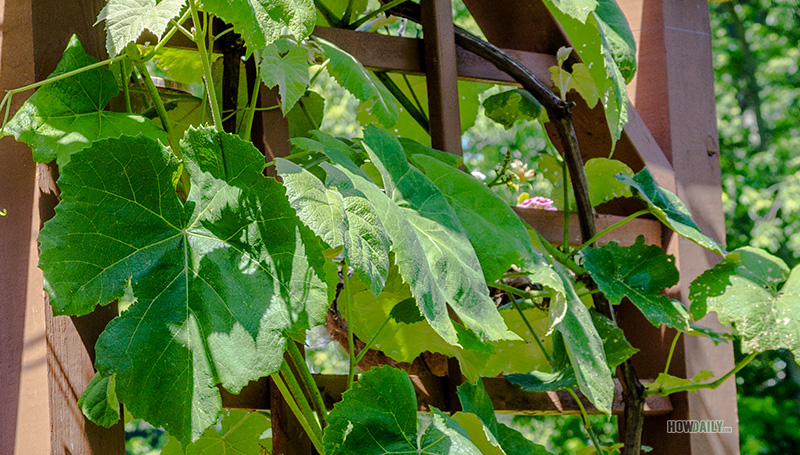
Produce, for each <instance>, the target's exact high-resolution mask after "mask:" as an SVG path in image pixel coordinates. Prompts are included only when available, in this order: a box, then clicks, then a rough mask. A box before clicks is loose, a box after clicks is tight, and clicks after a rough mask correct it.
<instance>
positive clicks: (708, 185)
mask: <svg viewBox="0 0 800 455" xmlns="http://www.w3.org/2000/svg"><path fill="white" fill-rule="evenodd" d="M621 6H622V7H623V9H624V10H625V11H626V12H627V14H628V15H630V16H632V17H633V19H632V20H631V22H632V23H634V24H637V23H638V24H641V25H640V26H639V27H636V28H638V29H639V30H638V35H639V37H640V48H641V49H640V51H639V73H638V76H637V82H636V85H635V88H636V103H637V109H638V111H639V113H640V114H641V117H642V119H643V120H644V122H645V123H646V124H647V125H648V127H649V128H650V131H651V132H652V133H653V136H654V138H655V139H656V141H657V142H658V144H659V145H660V146H661V148H662V149H663V150H664V153H665V154H666V155H667V157H668V158H669V159H670V161H671V162H672V166H673V168H674V171H675V192H676V193H677V194H678V196H679V197H680V198H681V199H682V200H683V201H684V202H686V205H687V207H688V208H689V210H690V211H691V212H692V214H693V215H694V217H695V220H696V221H697V223H698V225H699V226H700V228H701V229H703V231H704V232H705V233H707V234H709V235H710V236H711V237H713V238H715V239H717V240H720V241H721V240H724V239H725V226H724V218H723V213H722V202H721V192H722V191H721V187H720V170H719V153H718V152H719V150H718V136H717V129H716V116H715V109H714V103H715V98H714V90H713V84H714V73H713V67H712V59H711V35H710V30H709V17H708V3H707V2H706V1H704V0H648V1H643V0H623V1H622V2H621ZM665 247H666V248H667V251H668V252H669V253H670V254H674V255H675V257H676V259H677V265H678V267H679V269H680V271H681V282H680V284H679V285H678V287H677V288H676V289H675V293H674V294H675V295H674V296H675V297H677V298H681V299H682V300H683V301H684V302H686V301H687V299H686V297H687V296H688V285H689V283H691V281H692V280H693V279H694V278H695V277H696V276H698V275H699V274H700V273H702V272H703V271H704V270H705V269H707V268H709V267H710V266H712V265H714V264H715V263H716V262H718V261H719V257H718V256H715V255H713V254H712V253H709V252H707V251H705V250H703V249H702V248H700V247H698V246H697V245H695V244H694V243H692V242H689V241H687V240H684V239H682V238H679V237H678V236H676V235H674V234H671V235H667V236H665ZM625 319H626V329H627V330H626V332H625V333H626V335H627V334H631V336H632V338H635V339H633V340H631V341H632V342H633V343H634V345H637V342H642V343H648V346H646V348H647V349H648V350H649V351H653V352H656V351H654V349H656V348H660V349H661V353H663V352H665V351H664V350H665V349H667V348H668V346H669V343H670V342H671V339H672V336H673V334H672V333H667V332H664V331H661V332H660V333H653V332H656V331H654V330H650V329H649V328H648V326H649V324H647V323H646V322H644V321H642V320H641V318H638V316H636V314H635V312H627V316H625ZM702 324H703V325H706V326H711V327H714V328H718V327H719V324H718V323H717V322H716V320H715V319H713V318H706V319H704V320H703V321H702ZM643 328H644V329H643ZM645 332H649V334H647V335H645ZM644 338H648V339H649V340H650V341H647V340H645V339H644ZM638 347H642V346H638ZM634 360H636V357H634ZM639 360H640V361H639V362H638V364H636V362H635V364H636V365H637V371H638V372H639V373H640V375H643V376H649V375H653V374H654V373H657V370H654V368H655V366H656V365H655V363H656V362H654V361H653V358H649V359H645V360H646V362H642V361H641V360H642V359H639ZM732 367H733V350H732V346H731V345H730V344H726V345H721V346H718V347H715V346H714V345H713V343H711V342H710V341H708V340H705V339H702V338H699V337H683V339H682V341H681V342H680V343H679V346H678V349H677V351H676V355H675V358H674V359H673V363H672V369H671V371H670V373H672V374H680V375H686V376H687V377H692V376H694V375H695V374H697V373H698V372H699V371H700V370H703V369H711V370H712V371H714V372H715V373H716V374H717V375H721V374H724V373H725V372H727V371H728V370H730V369H731V368H732ZM653 377H654V376H653ZM673 405H674V406H675V412H674V413H673V415H671V416H667V417H665V418H654V419H648V420H647V422H646V425H645V442H644V443H645V444H649V445H653V446H655V447H657V448H658V449H657V450H658V451H659V453H664V454H678V453H680V454H686V453H693V454H706V453H725V454H737V453H739V447H738V418H737V412H736V387H735V383H734V381H733V380H732V379H731V380H729V381H727V382H726V383H725V384H724V385H723V386H722V387H720V388H718V389H716V390H706V391H702V392H700V393H698V394H697V395H686V394H682V395H681V394H678V395H675V396H673ZM666 419H697V420H724V421H725V423H724V425H725V426H730V427H732V428H733V432H732V433H727V434H692V435H675V434H671V435H670V434H667V433H666ZM689 448H690V449H691V451H689V450H688V449H689Z"/></svg>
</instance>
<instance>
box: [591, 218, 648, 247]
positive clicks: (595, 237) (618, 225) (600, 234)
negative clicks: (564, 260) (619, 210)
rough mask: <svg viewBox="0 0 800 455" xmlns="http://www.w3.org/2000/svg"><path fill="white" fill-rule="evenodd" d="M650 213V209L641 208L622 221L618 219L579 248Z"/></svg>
mask: <svg viewBox="0 0 800 455" xmlns="http://www.w3.org/2000/svg"><path fill="white" fill-rule="evenodd" d="M648 213H650V210H648V209H644V210H639V211H638V212H636V213H634V214H631V215H628V216H627V217H626V218H624V219H622V220H620V221H617V222H616V223H614V224H612V225H611V226H609V227H607V228H605V229H603V230H602V231H600V232H598V233H597V234H595V235H594V237H592V238H590V239H589V240H587V241H586V242H584V243H583V244H582V245H581V246H580V247H578V249H579V250H582V249H584V248H586V247H588V246H590V245H593V244H594V243H595V242H597V241H598V240H600V239H601V238H603V236H604V235H606V234H608V233H609V232H611V231H613V230H614V229H617V228H619V227H621V226H624V225H626V224H628V223H630V222H631V221H633V220H635V219H636V218H639V217H640V216H642V215H647V214H648Z"/></svg>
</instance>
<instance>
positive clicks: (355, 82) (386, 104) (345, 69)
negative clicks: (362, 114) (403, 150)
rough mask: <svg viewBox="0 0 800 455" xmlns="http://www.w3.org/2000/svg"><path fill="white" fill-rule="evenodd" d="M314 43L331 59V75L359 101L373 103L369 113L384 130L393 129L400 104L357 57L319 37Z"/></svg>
mask: <svg viewBox="0 0 800 455" xmlns="http://www.w3.org/2000/svg"><path fill="white" fill-rule="evenodd" d="M314 39H315V40H316V41H317V43H319V45H320V47H322V50H323V51H325V55H326V56H327V57H328V58H329V59H330V63H329V65H330V66H329V68H330V73H331V75H332V76H333V77H334V78H335V79H336V81H337V82H339V83H340V84H341V85H342V87H344V88H345V89H346V90H347V91H348V92H350V93H352V94H353V96H355V97H356V98H358V99H359V100H361V101H363V102H365V103H368V102H372V105H371V107H370V109H372V112H373V113H374V114H375V115H376V116H377V117H378V119H379V120H380V122H381V123H382V124H383V126H385V127H387V128H391V127H393V126H394V125H395V124H396V123H397V117H398V110H397V100H395V99H394V96H393V95H392V94H391V93H390V92H389V90H387V89H386V87H384V86H383V84H381V82H380V81H379V80H378V79H377V78H376V77H375V76H373V75H372V74H371V73H370V72H369V71H367V70H366V69H365V68H364V65H362V64H361V62H359V61H358V60H356V59H355V57H353V56H352V55H350V54H348V53H347V52H345V51H343V50H342V49H340V48H339V47H338V46H336V45H335V44H333V43H331V42H330V41H327V40H324V39H322V38H320V37H315V38H314Z"/></svg>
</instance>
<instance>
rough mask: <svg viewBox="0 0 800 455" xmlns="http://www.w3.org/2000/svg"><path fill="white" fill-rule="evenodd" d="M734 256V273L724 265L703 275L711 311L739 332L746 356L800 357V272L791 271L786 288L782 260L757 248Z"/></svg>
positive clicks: (736, 253) (799, 269)
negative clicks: (781, 353) (779, 352)
mask: <svg viewBox="0 0 800 455" xmlns="http://www.w3.org/2000/svg"><path fill="white" fill-rule="evenodd" d="M735 255H739V258H738V259H737V258H736V256H735ZM730 256H731V257H730V261H731V262H732V261H736V262H734V264H735V269H734V271H733V273H731V270H730V267H729V266H725V265H721V266H718V267H715V268H714V269H711V271H709V272H707V274H704V275H705V276H704V282H705V283H707V284H708V285H709V286H708V287H709V289H708V293H707V294H706V295H705V296H704V298H705V301H706V305H707V306H708V311H716V312H717V316H718V317H719V321H720V322H721V323H722V324H725V325H730V326H732V327H733V328H734V329H735V330H736V332H737V333H738V334H739V336H740V337H741V339H742V351H743V352H753V351H758V352H761V351H767V350H771V349H789V350H791V351H792V352H793V353H794V355H796V356H797V355H800V323H799V322H798V318H797V315H798V314H800V268H798V267H795V268H794V269H792V271H791V272H789V274H788V279H786V281H785V282H784V283H783V285H782V286H781V285H780V283H781V280H782V277H784V276H785V275H786V265H785V264H784V263H783V261H782V260H781V259H779V258H777V257H774V256H771V255H769V254H768V253H764V252H759V253H756V250H754V249H752V248H747V249H742V250H736V251H735V252H734V253H732V254H731V255H730ZM722 264H725V262H723V263H722ZM748 265H752V268H750V267H748ZM715 279H716V280H717V281H715ZM722 289H724V291H721V292H720V290H722Z"/></svg>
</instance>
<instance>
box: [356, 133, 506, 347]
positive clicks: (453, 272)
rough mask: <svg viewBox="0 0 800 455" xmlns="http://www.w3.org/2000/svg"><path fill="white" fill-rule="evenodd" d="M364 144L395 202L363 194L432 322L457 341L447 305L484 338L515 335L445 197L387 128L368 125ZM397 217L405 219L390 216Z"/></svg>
mask: <svg viewBox="0 0 800 455" xmlns="http://www.w3.org/2000/svg"><path fill="white" fill-rule="evenodd" d="M364 148H365V149H366V150H367V154H368V155H369V157H370V160H371V161H372V163H373V164H374V165H375V166H376V167H377V168H378V170H379V171H380V174H381V176H382V178H383V186H384V189H385V192H386V198H387V199H388V200H387V201H386V202H391V204H385V203H383V204H382V205H379V203H378V202H376V201H375V200H373V199H372V197H371V196H370V195H369V194H367V193H366V192H365V194H367V198H368V199H370V200H371V202H372V203H373V205H375V207H376V208H377V209H378V213H380V214H381V216H382V217H385V218H384V219H382V221H383V222H384V226H386V229H387V231H388V232H389V235H390V237H392V250H393V251H394V252H395V256H396V258H397V262H398V265H399V267H400V274H401V275H402V276H403V278H404V280H405V281H406V282H410V283H412V288H411V290H412V292H413V294H414V297H415V298H416V299H417V304H418V305H419V306H420V310H421V311H422V314H423V315H424V316H425V317H426V319H427V320H428V322H430V323H431V325H432V326H433V328H434V329H436V331H437V332H439V334H440V335H442V336H443V337H444V338H445V340H447V341H448V342H451V343H452V342H455V338H454V335H455V333H454V331H453V327H452V323H451V322H450V318H449V316H448V315H447V307H448V304H449V306H450V308H452V309H453V311H454V312H455V313H456V314H457V315H458V317H459V318H460V319H461V321H462V322H463V323H464V325H465V326H467V328H469V329H470V330H472V331H474V332H476V333H477V334H479V336H480V337H481V339H483V340H501V339H516V338H517V336H516V335H515V334H513V333H512V332H509V331H508V329H507V328H506V326H505V323H504V322H503V318H502V317H501V316H500V314H499V313H498V312H497V308H496V306H495V304H494V302H493V301H492V300H491V299H490V298H489V293H488V290H487V289H486V282H485V281H484V278H483V272H482V270H481V266H480V263H479V261H478V258H477V256H476V254H475V251H474V250H473V248H472V246H471V245H470V242H469V238H468V236H467V235H466V234H465V231H464V228H463V227H462V225H461V223H460V222H459V220H458V217H457V216H456V214H455V212H454V210H453V208H452V207H451V206H450V205H449V204H448V202H447V198H446V197H445V196H444V195H443V194H442V192H441V191H440V190H439V189H438V188H437V187H436V185H434V183H433V182H431V181H430V179H428V178H427V177H426V176H425V175H424V174H423V173H422V172H420V171H419V170H417V169H416V168H414V167H412V166H411V165H410V164H409V163H408V160H407V159H406V156H405V152H404V151H403V147H402V145H400V142H398V140H397V138H395V137H394V136H392V134H391V133H389V132H388V131H385V130H381V129H379V128H377V127H375V126H371V125H370V126H368V127H367V128H366V129H365V130H364ZM395 208H396V209H395ZM393 215H394V216H397V218H401V217H402V218H403V219H402V220H399V219H398V220H389V219H388V218H389V216H393ZM409 225H410V226H409ZM409 227H410V228H411V229H408V228H409ZM400 230H402V232H399V231H400ZM408 242H414V243H415V244H416V245H413V246H412V245H411V244H409V243H408ZM437 294H438V295H437Z"/></svg>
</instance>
